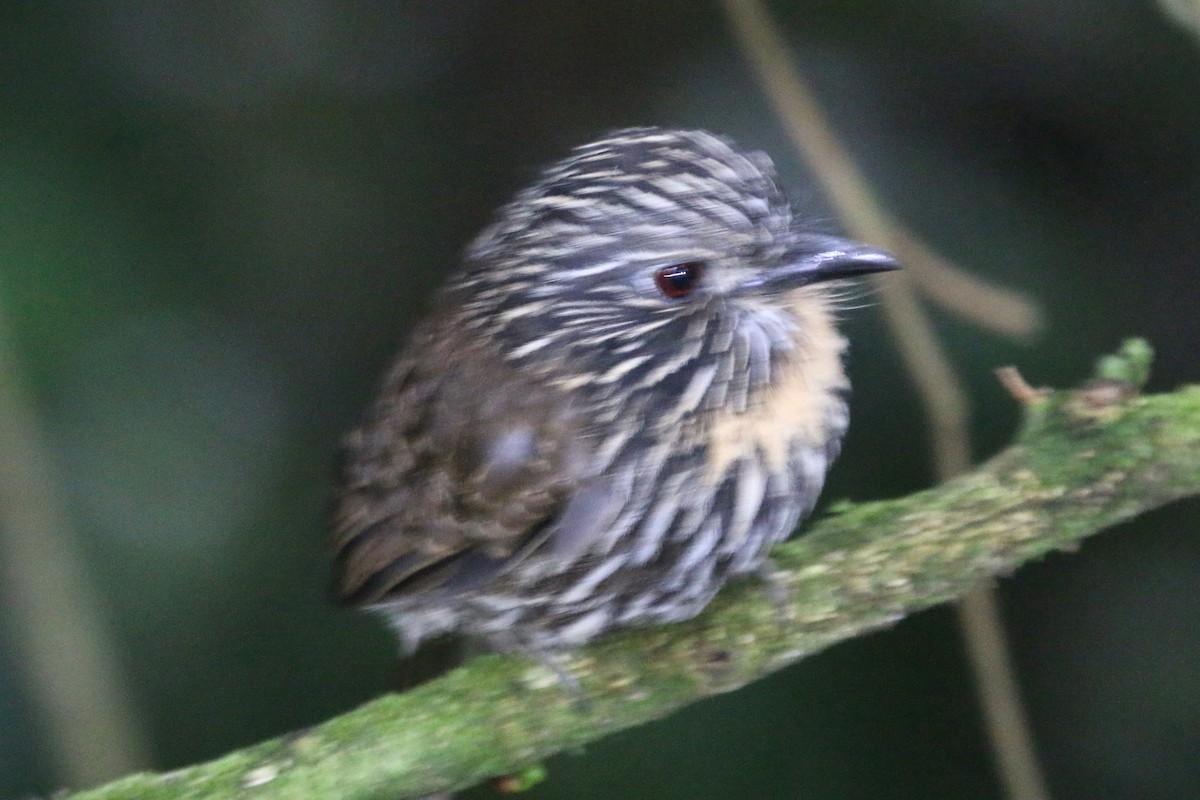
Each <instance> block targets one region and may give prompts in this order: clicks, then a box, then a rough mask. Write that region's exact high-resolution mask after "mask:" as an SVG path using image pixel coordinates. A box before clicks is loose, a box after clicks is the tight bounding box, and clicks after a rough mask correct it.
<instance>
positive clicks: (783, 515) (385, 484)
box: [333, 128, 895, 652]
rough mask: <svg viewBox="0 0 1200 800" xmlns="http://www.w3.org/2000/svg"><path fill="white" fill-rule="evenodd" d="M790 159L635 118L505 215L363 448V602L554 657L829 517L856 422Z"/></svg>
mask: <svg viewBox="0 0 1200 800" xmlns="http://www.w3.org/2000/svg"><path fill="white" fill-rule="evenodd" d="M894 266H895V264H894V262H893V261H891V259H890V258H889V257H888V256H886V255H885V254H883V253H880V252H878V251H873V250H870V249H867V248H864V247H860V246H857V245H854V244H852V243H849V242H846V241H843V240H839V239H834V238H832V237H828V236H823V235H819V234H815V233H812V232H810V231H806V230H804V228H803V226H802V225H801V224H800V223H798V221H797V220H795V219H794V218H793V216H792V210H791V207H790V206H789V205H788V203H787V201H786V200H785V198H784V197H783V195H782V193H781V192H780V191H779V189H778V188H777V186H776V185H775V181H774V171H773V167H772V165H771V163H770V161H769V160H768V159H767V158H766V157H765V156H763V155H761V154H757V153H742V152H739V151H737V150H736V149H734V148H733V147H732V146H731V145H730V144H729V143H728V142H727V141H725V140H724V139H721V138H718V137H716V136H713V135H712V134H709V133H705V132H702V131H670V130H661V129H653V128H640V129H631V130H625V131H618V132H616V133H614V134H612V135H610V136H609V137H608V138H605V139H603V140H600V141H597V142H595V143H592V144H589V145H586V146H584V147H581V148H578V149H577V150H575V151H574V152H573V153H572V154H571V155H570V156H569V157H568V158H567V159H565V160H564V161H562V162H560V163H558V164H556V165H554V166H551V167H550V168H549V169H547V170H546V171H545V172H544V173H543V174H542V175H541V177H540V178H539V180H538V181H537V182H536V183H534V184H533V185H532V186H530V187H529V188H527V189H525V190H524V191H522V192H520V193H519V194H518V195H517V196H516V197H515V199H514V200H513V201H512V202H511V203H509V204H508V205H507V206H505V207H504V208H503V209H501V211H500V212H499V215H498V217H497V219H496V221H495V222H494V223H493V224H492V226H491V227H489V228H488V229H487V230H485V231H484V232H483V233H482V234H481V235H480V236H479V238H478V239H476V241H475V242H474V243H473V244H472V245H471V246H470V248H469V249H468V251H467V254H466V258H465V264H464V267H463V269H462V270H461V271H460V272H459V273H457V274H456V275H455V276H454V277H453V278H452V279H451V280H450V282H449V284H448V286H447V287H446V288H445V290H444V291H443V292H442V294H441V295H440V296H439V298H438V301H437V304H436V307H435V309H434V311H433V313H432V314H431V315H430V317H429V318H428V319H427V320H425V321H424V322H423V323H422V324H421V325H420V327H419V328H418V329H417V331H416V332H415V333H414V335H413V337H412V339H411V341H410V342H409V344H408V346H407V347H406V348H405V350H404V351H403V352H402V353H401V355H400V357H399V360H398V361H397V363H396V365H395V366H394V367H393V368H392V370H391V372H390V373H389V375H388V377H387V379H386V380H385V382H384V385H383V387H382V389H381V391H380V395H379V398H378V399H377V400H376V402H375V404H374V405H373V406H372V407H371V409H370V410H369V411H368V413H367V415H366V418H365V420H364V421H363V423H362V425H361V427H360V428H359V429H358V430H356V431H354V432H353V433H351V434H350V435H349V436H348V437H347V439H346V441H345V466H344V471H343V475H342V485H341V489H340V494H339V498H338V504H337V508H336V512H335V517H334V534H333V545H334V548H335V550H336V553H337V575H336V586H337V592H338V594H339V596H340V597H341V598H342V599H344V600H346V601H348V602H352V603H356V604H360V605H364V606H367V607H369V608H373V609H378V610H380V611H382V612H384V613H385V614H386V615H387V617H388V620H389V621H390V623H391V625H392V627H393V628H394V629H395V630H396V632H397V633H398V635H399V636H400V639H401V641H402V644H403V647H404V648H405V649H406V650H412V649H414V648H415V647H416V646H417V645H419V644H420V642H421V641H422V640H423V639H426V638H428V637H430V636H433V635H436V634H439V633H442V632H458V633H464V634H467V635H469V636H473V637H478V638H481V639H483V640H485V641H486V642H487V643H488V644H489V645H490V646H492V647H494V648H497V649H503V650H522V651H529V652H546V651H553V650H558V649H561V648H565V647H571V646H575V645H578V644H581V643H583V642H586V641H588V640H590V639H592V638H594V637H595V636H597V635H599V634H602V633H604V632H605V631H607V630H610V629H612V628H615V627H620V626H625V625H644V624H655V623H665V622H670V621H674V620H680V619H685V618H688V617H690V616H693V615H694V614H696V613H698V612H699V611H700V610H701V609H702V608H703V607H704V606H705V605H706V604H707V603H708V602H709V601H710V600H711V599H712V597H713V595H714V594H715V593H716V592H717V590H719V589H720V587H721V586H722V585H723V584H724V583H725V582H726V580H728V579H729V578H731V577H734V576H737V575H743V574H748V573H752V572H754V571H755V570H758V569H759V568H760V567H761V566H762V564H763V563H764V560H765V557H766V551H767V549H768V548H769V546H770V545H771V544H773V543H775V542H777V541H779V540H780V539H783V538H784V537H786V536H787V535H788V534H789V533H790V532H791V531H792V529H793V528H794V527H795V526H796V524H797V523H798V521H799V520H800V518H801V517H802V516H803V515H804V514H806V513H808V511H809V510H811V508H812V505H813V503H814V502H815V501H816V498H817V495H818V494H819V492H820V489H821V485H822V483H823V481H824V476H825V472H826V469H827V468H828V466H829V463H830V461H831V460H832V459H833V458H834V457H835V456H836V454H837V451H838V448H839V444H840V441H841V437H842V434H843V433H844V431H845V428H846V421H847V416H846V406H845V402H844V400H843V394H844V391H845V390H846V388H847V384H846V378H845V374H844V372H843V371H842V367H841V352H842V350H843V348H844V342H843V340H842V338H841V337H840V336H839V335H838V333H837V331H836V329H835V327H834V324H833V322H834V321H833V310H832V307H831V302H832V301H831V296H830V293H829V289H828V288H827V287H828V284H827V283H823V281H827V280H830V279H832V278H838V277H847V276H851V275H855V274H862V273H866V272H874V271H879V270H884V269H890V268H894Z"/></svg>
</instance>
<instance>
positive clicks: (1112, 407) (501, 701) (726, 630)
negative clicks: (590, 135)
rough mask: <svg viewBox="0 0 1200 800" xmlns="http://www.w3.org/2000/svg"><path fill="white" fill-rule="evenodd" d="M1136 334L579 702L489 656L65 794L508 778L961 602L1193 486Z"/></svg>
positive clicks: (1198, 473)
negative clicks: (919, 483) (995, 435)
mask: <svg viewBox="0 0 1200 800" xmlns="http://www.w3.org/2000/svg"><path fill="white" fill-rule="evenodd" d="M1148 364H1149V349H1148V348H1147V347H1146V346H1145V344H1144V343H1143V342H1140V341H1138V340H1131V341H1130V342H1128V343H1126V345H1125V346H1124V347H1123V348H1122V350H1121V351H1120V352H1119V353H1117V354H1116V355H1115V356H1110V357H1106V358H1105V359H1103V360H1102V361H1101V363H1100V366H1099V368H1098V372H1097V377H1096V378H1095V379H1093V381H1091V382H1090V383H1089V384H1088V385H1086V386H1084V387H1083V388H1081V389H1079V390H1075V391H1045V390H1029V391H1022V392H1020V393H1019V397H1020V401H1021V402H1023V404H1024V405H1025V409H1026V414H1025V421H1024V425H1023V428H1022V430H1021V432H1020V434H1019V435H1018V437H1017V439H1016V441H1015V442H1014V443H1013V444H1012V446H1010V447H1009V448H1007V449H1005V450H1004V451H1002V452H1001V453H999V454H998V455H997V456H995V457H994V458H992V459H991V460H989V461H988V462H987V463H985V464H983V465H981V466H980V467H978V468H977V469H974V470H972V471H971V472H968V473H965V474H963V475H961V476H959V477H958V478H955V479H954V480H952V481H949V482H947V483H945V484H943V485H941V486H938V487H936V488H933V489H929V490H927V491H923V492H919V493H917V494H913V495H910V496H908V497H903V498H899V499H896V500H887V501H880V502H873V503H863V504H857V505H846V506H843V507H842V508H840V509H839V510H838V512H837V513H835V514H833V515H832V516H829V517H826V518H825V519H822V520H820V521H818V522H816V523H815V524H813V525H812V526H811V529H810V532H809V533H808V534H807V535H805V536H803V537H801V538H799V539H795V540H793V541H791V542H787V543H785V544H783V545H780V546H779V547H778V548H777V549H776V550H775V551H774V552H773V554H772V555H773V561H774V565H775V570H776V571H775V575H774V577H773V579H772V580H771V581H770V582H769V584H763V583H761V582H745V583H742V584H740V585H735V586H731V587H729V588H728V589H727V590H726V591H724V592H722V593H721V595H720V596H719V597H718V598H717V600H716V601H715V602H714V603H713V604H712V606H710V607H709V609H708V610H706V611H705V612H704V613H703V614H702V615H701V616H699V617H697V618H696V619H694V620H692V621H690V622H686V623H682V624H679V625H672V626H667V627H662V628H654V629H645V630H635V631H629V632H626V633H622V634H618V635H615V636H611V637H608V638H606V639H604V640H602V641H600V642H598V643H596V644H595V645H593V646H590V647H587V648H584V649H582V650H580V651H578V652H576V653H573V654H571V656H570V658H569V660H568V663H567V666H568V668H569V669H570V670H571V672H572V674H573V675H574V676H575V677H576V678H577V679H578V682H579V686H580V692H581V694H579V695H573V694H572V693H570V692H568V691H565V690H564V687H563V685H562V682H561V681H560V680H559V679H558V678H557V677H556V676H555V675H554V674H553V672H552V671H550V670H548V669H547V668H546V667H544V666H542V665H539V664H536V663H533V662H531V661H529V660H527V659H525V658H522V657H519V656H499V655H493V656H484V657H480V658H478V659H475V660H474V661H472V662H471V663H469V664H467V665H466V666H465V667H463V668H461V669H459V670H456V671H454V672H452V673H450V674H449V675H447V676H445V677H443V678H441V679H439V680H436V681H433V682H431V683H428V684H426V685H424V686H422V687H420V688H418V689H416V690H413V691H411V692H407V693H404V694H400V695H389V696H386V697H382V698H379V699H377V700H374V701H372V702H370V703H367V704H366V705H364V706H362V707H360V708H358V709H355V710H353V711H350V712H348V713H346V714H343V715H341V716H339V717H336V718H334V719H331V720H329V721H327V722H325V723H322V724H320V725H317V726H315V727H313V728H311V729H309V730H306V731H303V732H300V733H296V734H293V735H290V736H285V737H282V738H279V739H275V740H272V741H268V742H264V743H262V744H259V745H255V746H253V747H249V748H246V749H244V750H239V751H236V752H233V753H230V754H228V755H225V756H223V757H221V758H218V759H216V760H214V761H211V762H208V763H204V764H199V765H196V766H192V767H188V768H186V769H182V770H177V771H175V772H171V773H166V774H157V775H156V774H140V775H133V776H130V777H128V778H124V779H122V780H119V781H116V782H114V783H111V784H108V785H106V786H103V787H100V788H98V789H94V790H91V791H86V792H81V793H79V794H76V795H71V796H70V797H72V798H74V800H117V799H118V798H147V799H149V800H153V799H155V798H161V799H162V800H168V798H191V799H198V798H212V800H219V799H221V798H233V797H254V798H264V799H266V798H270V799H271V800H277V799H278V800H283V799H284V798H325V797H329V798H335V797H336V798H362V799H363V800H365V799H366V798H389V799H390V798H398V797H411V796H419V795H422V794H426V793H429V792H432V791H437V790H442V789H456V788H462V787H466V786H470V785H472V784H475V783H478V782H479V781H481V780H483V779H486V778H488V777H490V776H494V775H501V774H511V773H515V772H517V771H519V770H521V769H522V768H523V767H526V766H528V765H529V764H531V763H534V762H536V761H538V760H540V759H543V758H545V757H547V756H550V755H552V754H554V753H557V752H560V751H563V750H569V749H572V748H577V747H579V746H581V745H584V744H586V743H588V742H590V741H594V740H596V739H599V738H601V737H603V736H605V735H607V734H610V733H613V732H615V731H618V730H622V729H624V728H628V727H631V726H634V725H637V724H640V723H643V722H648V721H650V720H653V719H657V718H660V717H663V716H665V715H667V714H669V713H671V712H672V711H674V710H675V709H678V708H681V707H682V706H685V705H687V704H689V703H692V702H695V701H696V700H699V699H701V698H703V697H706V696H709V695H712V694H717V693H720V692H727V691H731V690H733V689H736V688H738V687H740V686H743V685H745V684H746V683H749V682H750V681H753V680H755V679H757V678H759V677H762V676H764V675H766V674H768V673H770V672H773V671H775V670H778V669H780V668H782V667H784V666H786V665H787V664H790V663H792V662H794V661H796V660H798V659H800V658H802V657H804V656H806V655H810V654H812V653H814V652H817V651H819V650H821V649H823V648H825V647H828V646H829V645H832V644H834V643H836V642H839V641H842V640H844V639H849V638H852V637H855V636H860V635H863V634H865V633H868V632H870V631H873V630H876V629H878V628H880V627H883V626H886V625H889V624H891V623H893V622H895V621H896V620H898V619H900V618H901V617H903V616H905V615H907V614H910V613H913V612H915V611H919V610H921V609H924V608H928V607H929V606H932V605H935V604H937V603H940V602H943V601H946V600H949V599H952V598H954V597H957V596H959V595H961V594H963V593H965V592H966V591H968V590H969V589H971V588H972V587H973V586H975V585H977V584H978V583H979V582H980V581H983V580H987V579H989V578H991V577H994V576H1002V575H1005V574H1008V573H1010V572H1011V571H1012V570H1014V569H1016V568H1017V567H1018V566H1019V565H1020V564H1022V563H1025V562H1027V561H1030V560H1033V559H1036V558H1039V557H1041V556H1043V555H1045V554H1046V553H1049V552H1051V551H1054V550H1059V549H1069V548H1072V547H1074V546H1076V545H1077V544H1078V543H1079V541H1080V540H1081V539H1083V538H1084V537H1086V536H1089V535H1091V534H1093V533H1096V532H1098V531H1100V530H1102V529H1104V528H1106V527H1109V526H1112V525H1114V524H1116V523H1118V522H1121V521H1123V520H1126V519H1129V518H1130V517H1133V516H1135V515H1137V514H1140V513H1142V512H1145V511H1148V510H1150V509H1152V508H1156V507H1158V506H1161V505H1164V504H1166V503H1168V502H1171V501H1172V500H1176V499H1179V498H1182V497H1186V496H1190V495H1197V494H1200V386H1190V387H1185V388H1182V389H1178V390H1176V391H1174V392H1172V393H1169V394H1160V395H1150V396H1142V395H1139V394H1138V388H1139V386H1138V384H1139V383H1140V382H1141V381H1143V380H1144V379H1145V375H1146V372H1147V368H1148Z"/></svg>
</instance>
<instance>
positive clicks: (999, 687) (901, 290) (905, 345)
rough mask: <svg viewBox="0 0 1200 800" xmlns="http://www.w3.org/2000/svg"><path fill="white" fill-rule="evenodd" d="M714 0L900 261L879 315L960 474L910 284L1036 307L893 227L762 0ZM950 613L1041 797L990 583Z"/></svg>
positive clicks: (797, 140)
mask: <svg viewBox="0 0 1200 800" xmlns="http://www.w3.org/2000/svg"><path fill="white" fill-rule="evenodd" d="M721 2H722V6H723V7H724V9H725V12H726V14H727V16H728V17H729V20H730V24H731V26H732V28H733V30H734V32H735V34H736V35H737V39H738V41H739V43H740V45H741V47H742V50H743V52H744V53H745V55H746V58H747V60H748V61H749V62H750V63H751V65H752V67H753V68H754V69H755V72H756V74H757V76H758V79H759V83H760V84H761V85H762V87H763V89H764V91H765V92H766V94H767V96H768V97H769V98H770V100H771V102H772V104H773V105H774V107H775V111H776V114H777V115H778V116H779V118H780V119H781V121H782V122H783V125H784V127H785V128H786V129H787V131H788V134H789V136H790V137H791V139H792V142H793V143H794V144H795V145H796V147H797V149H798V150H799V151H800V152H801V153H802V154H803V155H804V157H805V159H806V161H807V162H808V163H809V164H810V166H811V168H812V170H813V172H814V174H815V175H816V177H817V179H818V180H819V181H820V182H821V184H822V186H823V187H824V188H825V190H826V192H827V193H828V194H829V196H830V198H831V200H832V201H833V203H834V206H835V207H836V208H837V209H838V212H839V215H840V216H841V218H842V220H843V221H844V222H845V224H846V227H847V228H848V229H849V230H850V231H851V232H853V233H854V234H855V235H857V236H859V237H860V238H862V239H865V240H867V241H870V242H873V243H876V244H880V245H883V246H884V247H887V248H889V249H891V250H893V252H894V253H895V254H896V255H897V256H898V257H899V258H900V260H901V261H902V262H904V264H905V266H906V267H907V271H906V274H904V275H892V276H889V277H888V279H887V280H885V281H880V282H879V285H880V295H881V297H882V299H883V311H884V316H885V317H886V319H887V322H888V326H889V328H890V329H891V331H892V334H893V336H894V337H895V339H896V341H897V342H898V344H899V346H900V350H901V353H902V354H903V356H904V361H905V364H906V365H907V367H908V371H909V374H910V375H912V377H913V379H914V380H915V381H916V384H917V389H918V393H919V395H920V397H921V401H922V406H923V408H924V409H925V416H926V418H927V420H928V423H929V429H930V436H931V439H932V443H933V455H934V466H935V469H936V471H937V474H938V476H939V477H940V478H942V479H945V478H948V477H950V476H953V475H956V474H958V473H960V472H962V471H963V470H965V469H966V468H967V467H968V466H969V464H970V460H971V456H970V439H969V427H970V426H969V406H968V403H967V399H966V392H965V390H964V388H963V386H962V383H961V381H960V380H959V379H958V376H957V375H956V374H955V372H954V369H953V368H952V367H951V365H950V362H949V359H948V358H947V357H946V355H945V352H944V351H943V350H942V348H941V346H940V345H939V343H938V341H937V338H936V337H935V336H934V334H933V328H932V325H931V323H930V321H929V318H928V316H927V315H926V313H925V311H924V309H923V308H922V307H921V304H920V302H919V300H918V298H917V293H916V289H915V288H914V286H913V283H914V282H916V283H919V284H920V287H921V288H922V289H925V290H926V291H927V292H928V293H929V296H930V297H931V299H933V300H935V301H938V302H940V303H941V304H942V305H944V306H946V307H948V308H951V309H952V310H954V311H956V312H958V313H959V314H961V315H963V316H965V317H967V318H969V319H971V320H972V321H974V322H976V323H977V324H980V325H982V326H984V327H990V328H991V329H993V330H998V331H1002V332H1005V333H1009V334H1018V335H1028V334H1030V333H1032V331H1033V330H1035V329H1036V327H1037V326H1038V325H1039V324H1040V313H1039V310H1038V307H1037V306H1036V304H1034V303H1032V302H1031V301H1029V300H1027V299H1025V298H1022V297H1020V296H1019V295H1017V294H1015V293H1011V292H1007V291H1006V290H1003V289H1000V288H998V287H994V286H990V285H988V284H986V283H984V282H982V281H980V280H978V279H977V278H975V277H973V276H971V275H970V274H969V273H967V272H964V271H963V270H960V269H958V268H957V267H954V266H953V265H951V264H950V263H949V262H948V261H947V260H945V259H944V258H942V257H941V256H939V255H937V254H936V253H934V252H933V251H932V250H931V249H930V248H929V247H927V246H926V245H925V244H924V243H923V242H922V241H921V240H920V239H918V238H917V237H915V236H913V235H911V234H910V233H908V232H907V231H905V230H904V229H903V228H901V227H900V226H899V225H897V224H896V223H895V222H894V221H893V220H892V219H891V217H890V216H889V215H888V214H887V213H886V212H885V211H884V210H883V208H882V206H881V205H880V204H879V202H878V201H877V200H876V199H875V196H874V194H873V193H872V192H871V190H870V188H869V186H868V185H867V182H866V180H865V179H864V178H863V177H862V175H861V173H860V172H859V171H858V168H857V166H856V165H855V164H854V161H853V159H852V158H851V157H850V155H849V153H847V152H846V151H845V149H844V148H843V147H842V146H841V144H840V143H839V142H838V140H837V137H836V136H835V135H834V133H833V130H832V128H831V126H830V125H829V123H828V122H827V121H826V119H825V115H824V113H823V112H822V110H821V107H820V105H819V104H818V103H817V100H816V98H815V97H814V95H813V93H812V92H811V90H810V89H809V88H808V86H807V83H806V82H805V81H804V78H803V76H802V75H801V74H800V71H799V69H798V68H797V67H796V64H795V59H794V58H793V56H792V55H791V53H790V52H789V51H788V47H787V44H786V42H785V41H784V39H783V37H782V35H781V34H780V32H779V30H778V28H777V26H776V25H775V24H774V22H773V20H772V19H771V17H770V14H769V12H768V11H767V9H766V8H765V6H764V4H763V3H762V2H760V0H721ZM958 614H959V621H960V625H961V627H962V630H963V633H964V639H965V640H966V642H967V651H968V655H969V657H970V660H971V664H972V668H973V670H972V672H973V674H974V675H975V678H976V687H977V688H976V691H977V695H978V696H979V699H980V703H981V704H982V706H983V709H984V718H985V720H986V722H987V730H988V735H989V738H990V739H991V741H992V745H993V751H994V752H995V754H996V759H997V762H998V767H999V770H1000V775H1001V779H1002V780H1003V782H1004V785H1005V788H1006V790H1007V794H1008V797H1010V798H1012V800H1047V798H1048V797H1049V792H1048V791H1047V789H1046V787H1045V781H1044V780H1043V778H1042V776H1041V771H1040V769H1039V767H1038V763H1037V756H1036V754H1035V751H1034V747H1033V740H1032V735H1031V734H1030V732H1029V726H1028V723H1027V722H1026V720H1025V714H1024V708H1023V706H1022V704H1021V700H1020V694H1019V691H1018V688H1017V682H1016V678H1015V675H1014V670H1013V666H1012V662H1011V659H1010V657H1009V652H1008V647H1007V645H1006V643H1005V640H1004V628H1003V624H1002V623H1001V621H1000V617H999V607H998V604H997V603H996V600H995V598H994V597H992V596H991V590H990V589H989V588H988V587H986V586H981V587H979V588H977V589H976V590H974V591H972V592H970V593H968V594H967V595H966V596H965V597H964V598H963V601H962V603H961V604H960V605H959V607H958Z"/></svg>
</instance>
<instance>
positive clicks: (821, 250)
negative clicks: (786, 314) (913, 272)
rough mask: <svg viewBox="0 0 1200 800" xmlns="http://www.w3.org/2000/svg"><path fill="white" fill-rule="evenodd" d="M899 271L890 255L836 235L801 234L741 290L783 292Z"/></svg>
mask: <svg viewBox="0 0 1200 800" xmlns="http://www.w3.org/2000/svg"><path fill="white" fill-rule="evenodd" d="M894 269H900V262H898V261H897V260H896V259H895V258H894V257H893V256H892V255H891V254H889V253H885V252H884V251H882V250H877V249H875V248H873V247H869V246H867V245H864V244H859V243H858V242H852V241H850V240H848V239H842V238H839V237H837V236H824V235H815V234H814V235H805V236H803V237H800V238H799V239H798V241H797V242H796V244H795V245H794V246H793V247H792V248H791V249H790V250H789V251H788V252H787V253H786V254H785V255H784V257H783V261H782V263H781V264H780V265H779V266H777V267H772V268H770V269H767V270H763V271H762V272H760V273H758V274H757V275H755V276H754V277H753V278H751V279H750V280H748V281H745V282H744V283H743V284H742V287H743V288H744V289H749V290H756V291H767V292H785V291H789V290H791V289H799V288H800V287H802V286H809V285H811V284H814V283H823V282H825V281H835V280H839V279H842V278H855V277H858V276H859V275H869V274H871V273H872V272H890V271H891V270H894Z"/></svg>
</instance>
